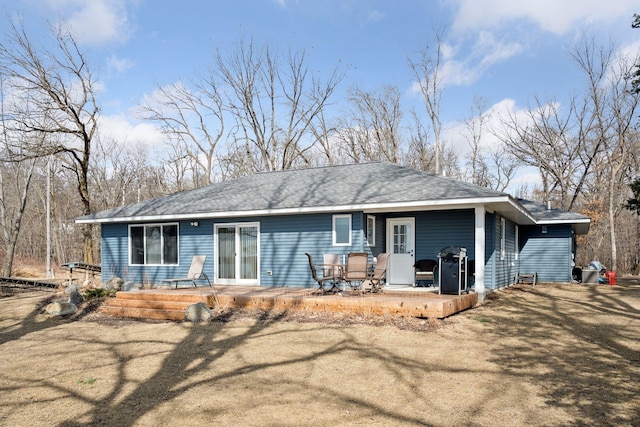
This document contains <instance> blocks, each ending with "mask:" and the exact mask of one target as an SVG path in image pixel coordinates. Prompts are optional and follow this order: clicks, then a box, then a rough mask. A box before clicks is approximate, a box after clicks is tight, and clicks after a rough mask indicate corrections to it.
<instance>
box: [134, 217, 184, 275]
mask: <svg viewBox="0 0 640 427" xmlns="http://www.w3.org/2000/svg"><path fill="white" fill-rule="evenodd" d="M129 264H132V265H166V264H178V224H147V225H131V226H129Z"/></svg>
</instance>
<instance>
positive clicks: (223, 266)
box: [214, 223, 260, 285]
mask: <svg viewBox="0 0 640 427" xmlns="http://www.w3.org/2000/svg"><path fill="white" fill-rule="evenodd" d="M259 234H260V227H259V223H238V224H218V225H216V226H215V236H214V241H215V248H214V250H215V254H216V258H215V260H216V262H215V266H214V268H215V271H216V283H220V284H246V285H258V284H259V280H258V271H259V270H258V269H259V249H258V248H259V247H260V241H259V240H260V239H259Z"/></svg>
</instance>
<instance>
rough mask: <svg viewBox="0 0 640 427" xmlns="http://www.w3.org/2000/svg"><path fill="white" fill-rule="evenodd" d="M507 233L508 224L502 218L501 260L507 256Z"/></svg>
mask: <svg viewBox="0 0 640 427" xmlns="http://www.w3.org/2000/svg"><path fill="white" fill-rule="evenodd" d="M506 233H507V222H506V221H505V219H504V218H500V259H501V260H502V259H504V256H505V244H506V242H505V240H506Z"/></svg>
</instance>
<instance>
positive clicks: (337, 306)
mask: <svg viewBox="0 0 640 427" xmlns="http://www.w3.org/2000/svg"><path fill="white" fill-rule="evenodd" d="M197 302H203V303H205V304H207V306H209V307H211V308H215V307H219V308H243V309H249V310H306V311H318V312H322V311H330V312H352V313H359V314H373V315H386V316H405V317H425V318H438V319H442V318H445V317H448V316H451V315H453V314H455V313H458V312H460V311H463V310H466V309H468V308H471V307H473V306H475V305H476V304H477V303H478V295H477V294H475V293H469V294H463V295H438V294H437V292H433V291H428V290H427V289H422V288H409V287H408V288H404V289H394V290H390V289H385V292H384V293H382V294H365V295H348V294H344V295H340V294H325V295H314V294H313V289H309V288H286V287H281V288H270V287H257V286H215V288H210V287H198V288H179V289H152V290H141V291H136V292H118V293H117V294H116V298H113V299H110V300H109V302H108V303H107V304H106V305H104V306H103V307H102V308H101V311H102V312H104V313H107V314H110V315H114V316H120V317H133V318H144V319H163V320H184V310H185V309H186V308H187V307H188V306H189V305H191V304H194V303H197Z"/></svg>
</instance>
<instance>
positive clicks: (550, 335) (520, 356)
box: [491, 280, 640, 426]
mask: <svg viewBox="0 0 640 427" xmlns="http://www.w3.org/2000/svg"><path fill="white" fill-rule="evenodd" d="M570 286H589V285H566V286H565V290H564V291H562V292H558V291H557V287H559V285H548V286H538V287H527V286H518V287H515V288H513V289H512V290H510V291H509V292H510V293H511V295H509V297H507V298H501V297H499V298H498V300H497V301H496V302H495V304H497V307H493V308H494V309H495V310H493V311H494V313H495V314H493V318H492V320H493V321H494V322H495V323H496V325H495V327H494V328H493V329H492V333H491V334H492V338H491V339H492V340H493V341H494V342H495V343H496V344H495V350H494V354H495V359H494V361H495V362H496V363H497V364H499V365H500V366H501V367H502V369H503V370H504V371H505V373H506V374H508V375H513V376H515V377H518V378H521V379H522V381H528V382H531V383H533V384H536V385H538V386H539V387H540V389H542V390H544V393H545V398H546V403H547V405H549V406H550V407H557V408H561V409H562V410H565V411H567V412H568V413H570V414H573V416H574V420H575V421H574V422H573V423H572V424H571V425H634V426H635V425H640V398H639V395H638V384H640V354H639V353H638V350H637V342H638V340H640V285H639V284H638V283H637V282H636V281H625V280H620V281H619V282H618V285H617V286H616V287H609V286H602V285H601V286H591V287H590V288H587V292H586V293H585V292H584V288H581V290H582V292H576V293H575V296H573V295H572V293H571V288H570ZM554 287H556V289H554ZM567 289H568V292H567ZM585 294H586V297H585ZM496 308H497V309H496Z"/></svg>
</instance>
